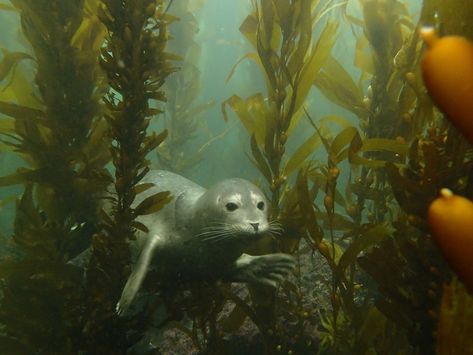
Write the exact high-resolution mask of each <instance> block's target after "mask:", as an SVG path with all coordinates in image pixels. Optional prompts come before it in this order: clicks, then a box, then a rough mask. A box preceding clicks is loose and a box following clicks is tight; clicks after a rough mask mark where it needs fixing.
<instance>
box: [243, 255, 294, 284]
mask: <svg viewBox="0 0 473 355" xmlns="http://www.w3.org/2000/svg"><path fill="white" fill-rule="evenodd" d="M294 267H295V261H294V258H293V257H292V256H290V255H288V254H281V253H280V254H268V255H260V256H251V255H248V254H242V255H241V256H240V257H239V258H238V259H237V260H236V262H235V273H234V281H236V282H250V283H260V284H264V285H268V286H272V287H276V286H277V284H278V283H279V282H281V281H283V280H284V279H285V278H286V277H287V275H288V274H289V273H290V272H291V271H292V270H293V269H294Z"/></svg>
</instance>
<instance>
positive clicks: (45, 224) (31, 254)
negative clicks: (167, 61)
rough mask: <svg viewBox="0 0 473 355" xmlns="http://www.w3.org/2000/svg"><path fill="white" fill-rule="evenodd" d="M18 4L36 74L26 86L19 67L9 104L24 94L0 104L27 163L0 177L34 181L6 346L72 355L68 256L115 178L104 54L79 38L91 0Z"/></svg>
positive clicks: (72, 277) (19, 235) (1, 317)
mask: <svg viewBox="0 0 473 355" xmlns="http://www.w3.org/2000/svg"><path fill="white" fill-rule="evenodd" d="M11 3H12V4H13V5H14V6H15V8H16V9H17V10H18V11H19V12H20V15H21V25H22V30H23V34H24V35H25V37H26V39H27V40H28V42H29V43H30V45H31V48H32V56H33V57H34V61H35V63H34V73H35V77H34V85H28V84H27V83H28V81H27V80H26V79H25V78H24V73H25V72H24V71H20V72H17V73H15V74H14V75H13V79H12V81H11V83H10V85H11V86H9V87H7V89H8V90H6V91H4V93H5V94H8V95H10V94H14V95H12V96H7V97H5V99H4V100H12V99H13V98H16V100H15V101H13V100H12V101H13V102H12V101H10V102H6V101H1V102H0V112H1V113H2V114H4V115H5V116H9V117H11V119H12V120H11V121H8V120H5V121H4V122H10V123H12V127H10V128H9V129H8V130H7V131H6V132H2V133H5V135H4V137H5V141H6V142H7V143H8V144H9V145H11V146H13V147H14V149H15V152H16V153H17V154H18V156H20V157H21V158H23V159H24V160H25V161H26V164H27V167H25V168H22V169H19V170H18V171H17V172H16V173H15V174H12V175H9V176H6V177H2V178H1V179H0V180H1V184H2V185H9V184H19V183H21V184H25V185H26V187H25V191H24V193H23V195H22V197H21V199H20V200H19V201H18V203H17V211H16V218H15V225H14V235H13V242H14V243H15V245H16V247H17V249H18V252H19V254H20V257H19V258H18V259H11V260H6V261H4V262H3V263H2V266H1V267H0V269H1V278H2V279H3V281H4V283H3V287H2V295H3V296H2V300H1V311H0V322H1V323H2V333H3V334H4V337H2V340H1V341H0V343H1V344H2V346H4V347H3V348H2V352H4V353H18V352H20V353H23V352H27V353H32V352H41V353H72V352H74V351H75V350H76V349H77V348H78V345H79V341H78V334H80V325H79V324H80V316H81V314H80V309H79V308H80V307H79V305H80V302H79V297H80V296H81V292H80V288H79V287H78V285H80V283H81V281H82V276H81V271H80V270H79V269H78V268H76V267H74V266H73V265H70V264H67V261H68V260H69V259H70V258H71V257H72V256H74V254H76V253H77V252H79V251H80V247H81V245H80V244H82V243H85V244H86V243H87V242H88V238H89V237H90V235H91V234H92V233H93V232H94V231H95V230H97V223H98V217H97V216H98V213H97V212H98V197H99V195H100V194H101V193H102V192H103V191H104V189H105V185H106V184H107V183H108V182H109V181H110V179H109V176H108V174H107V172H106V171H105V169H104V165H105V164H106V163H107V161H108V160H109V154H108V151H107V148H105V147H104V146H106V145H107V144H108V142H107V140H106V139H103V133H104V131H105V129H104V128H105V125H104V122H103V120H101V119H100V107H99V98H100V90H98V89H97V86H96V82H97V77H96V74H97V61H96V58H97V52H96V51H94V48H93V47H92V46H90V45H89V43H80V42H78V43H75V44H73V38H74V36H75V35H76V34H77V33H78V30H79V28H80V26H81V23H82V19H83V6H84V2H83V1H80V0H77V1H67V2H64V1H41V0H40V1H36V0H33V1H28V0H24V1H23V0H15V1H12V2H11ZM20 78H21V80H20ZM32 97H33V98H32ZM2 98H3V97H2ZM4 127H5V126H4ZM78 244H79V245H78ZM4 344H8V345H4ZM25 349H27V350H25Z"/></svg>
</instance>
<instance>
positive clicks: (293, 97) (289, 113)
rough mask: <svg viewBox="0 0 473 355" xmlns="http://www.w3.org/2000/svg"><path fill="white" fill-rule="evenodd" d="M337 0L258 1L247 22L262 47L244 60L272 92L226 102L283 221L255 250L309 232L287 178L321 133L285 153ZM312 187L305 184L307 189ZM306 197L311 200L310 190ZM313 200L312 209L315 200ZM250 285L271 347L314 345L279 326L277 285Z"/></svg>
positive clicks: (328, 43) (322, 55)
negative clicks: (244, 132)
mask: <svg viewBox="0 0 473 355" xmlns="http://www.w3.org/2000/svg"><path fill="white" fill-rule="evenodd" d="M331 5H333V4H331V3H330V2H329V3H327V4H322V3H320V2H319V1H311V0H301V1H289V0H287V1H281V2H272V1H267V0H261V1H254V2H253V13H252V14H251V15H249V16H248V17H247V18H246V19H245V21H244V22H243V23H242V25H241V27H240V31H241V32H242V34H243V35H244V36H245V37H246V38H247V40H248V41H249V42H250V43H251V45H252V46H253V48H254V50H255V51H256V53H248V54H247V55H246V56H245V58H247V59H253V60H254V61H255V62H256V63H257V65H258V66H259V68H260V71H261V73H262V75H263V76H264V79H265V83H266V90H267V92H266V93H264V94H262V93H258V94H255V95H253V96H251V97H249V98H247V99H242V98H240V97H238V96H236V95H235V96H232V97H231V98H229V99H228V100H227V101H225V102H224V103H223V105H222V110H223V113H224V115H225V118H227V113H226V108H227V107H230V108H231V109H232V110H233V111H234V112H235V113H236V114H237V116H238V118H239V119H240V121H241V122H242V124H243V125H244V127H245V128H246V130H247V131H248V134H249V135H250V137H251V139H250V146H251V158H252V161H253V162H254V164H255V166H256V167H257V168H258V170H259V171H260V173H261V174H262V176H263V177H264V180H265V185H266V186H265V187H266V188H267V189H268V190H269V199H270V201H271V208H272V209H271V211H270V219H274V220H278V221H279V222H280V223H281V225H282V233H281V235H280V236H278V238H277V243H269V244H268V243H266V245H261V246H259V247H257V250H255V252H266V253H267V252H270V251H276V250H280V251H283V252H286V253H294V252H296V250H297V249H298V248H299V242H300V240H301V239H302V238H304V236H305V228H304V227H303V225H302V224H303V221H304V219H305V216H301V211H300V210H299V200H298V198H300V195H298V193H297V191H298V187H297V186H290V184H289V181H288V179H289V178H290V177H291V175H294V173H295V172H296V171H297V170H301V171H302V174H303V171H305V170H306V169H307V167H306V164H305V163H306V160H307V158H308V157H309V156H310V155H311V154H312V153H313V152H314V151H315V149H316V148H317V147H318V145H319V143H320V141H319V137H318V135H317V134H316V133H315V134H314V136H313V137H311V138H309V139H308V140H307V141H306V142H304V143H303V144H302V145H301V146H300V147H299V148H298V149H297V150H296V151H295V153H294V154H293V155H291V156H290V157H287V155H286V154H285V153H286V143H287V141H288V140H289V139H291V137H292V135H293V132H294V129H295V127H296V126H297V124H298V122H299V119H300V117H301V116H302V114H303V105H304V102H305V100H306V98H307V96H308V94H309V91H310V89H311V87H312V85H313V82H314V80H315V78H316V77H317V75H318V73H319V71H320V69H321V67H322V66H323V65H324V63H325V61H326V60H327V58H329V57H330V52H331V49H332V47H333V45H334V43H335V38H336V33H337V27H338V26H337V22H336V21H333V20H331V19H328V20H327V19H326V18H325V17H324V15H325V14H327V13H329V12H330V9H331V8H330V6H331ZM318 23H320V26H321V32H320V35H319V37H318V38H317V39H313V32H314V28H315V26H316V24H318ZM233 72H234V70H232V73H233ZM265 96H266V97H265ZM313 191H315V190H313ZM305 192H306V191H305V190H304V191H303V192H302V193H305ZM310 196H313V195H312V194H311V195H310ZM305 197H307V198H309V199H310V197H309V196H307V195H306V196H305ZM308 206H309V209H310V211H311V212H313V208H312V201H310V202H309V204H308ZM305 221H306V222H308V223H311V225H312V227H313V228H312V232H313V233H314V235H316V237H315V238H318V239H320V238H321V237H322V236H321V230H320V228H319V227H318V225H317V222H316V219H315V218H314V219H311V220H310V221H309V219H305ZM298 277H300V274H299V276H298ZM283 290H284V293H285V294H286V297H288V299H289V300H291V301H290V302H288V303H286V304H285V306H284V311H287V312H288V313H290V314H292V315H293V316H295V317H296V318H297V319H298V321H297V322H296V323H297V326H296V327H298V328H297V329H298V330H295V329H293V330H292V331H294V334H296V333H300V334H298V335H297V337H300V336H301V334H302V333H303V328H304V326H305V324H306V323H307V320H306V319H304V317H303V316H299V315H302V314H304V312H303V311H302V310H301V306H302V299H301V297H302V295H301V291H300V288H299V287H298V285H296V284H292V283H289V282H288V283H286V284H285V285H283ZM250 291H251V298H252V302H253V307H254V311H253V312H254V314H253V315H252V321H253V322H255V324H256V325H257V326H258V328H259V330H260V332H261V334H262V336H263V339H264V342H265V348H266V352H268V353H271V352H273V351H275V350H276V349H277V348H278V346H279V348H280V349H286V346H288V349H291V346H296V348H299V346H302V347H301V350H302V349H304V351H308V350H309V349H310V348H311V346H312V343H311V342H308V343H305V344H303V343H304V342H303V341H301V343H302V344H303V345H302V344H299V343H294V341H293V339H291V334H288V333H287V329H283V328H282V327H281V326H280V325H279V324H278V322H277V319H276V317H277V316H276V308H275V307H276V302H279V301H277V294H276V293H275V292H274V291H273V290H271V289H267V288H264V287H251V289H250ZM240 304H241V302H240ZM239 307H241V306H239V305H238V304H237V308H239ZM247 315H250V316H251V314H247ZM302 337H303V336H302ZM291 343H292V345H290V344H291ZM296 348H294V349H296ZM291 351H292V350H291Z"/></svg>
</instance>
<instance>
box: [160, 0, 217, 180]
mask: <svg viewBox="0 0 473 355" xmlns="http://www.w3.org/2000/svg"><path fill="white" fill-rule="evenodd" d="M198 10H199V5H198V4H196V3H195V1H191V0H185V1H178V2H176V3H174V4H173V6H172V7H171V8H170V10H169V11H170V12H171V13H172V15H173V16H176V17H177V19H178V20H176V21H175V22H174V26H171V27H170V29H169V31H170V34H171V36H172V41H170V43H169V51H171V52H172V53H175V54H176V55H179V56H180V57H181V58H182V60H181V61H179V71H178V72H176V73H175V74H173V75H172V76H171V77H169V79H168V80H167V81H166V85H165V91H166V97H167V100H166V106H165V113H164V119H165V121H166V129H167V131H168V136H167V138H166V140H165V142H163V144H161V145H160V147H159V149H158V161H159V165H160V167H161V168H163V169H166V170H169V171H173V172H176V173H182V172H184V171H186V170H189V169H190V168H192V167H193V166H195V165H197V164H198V163H199V162H200V160H201V159H202V157H203V155H204V153H205V149H206V148H207V147H208V146H209V145H210V142H206V143H205V144H204V145H202V146H200V147H196V146H195V144H193V143H192V141H193V140H195V139H196V138H197V137H198V135H199V132H201V133H203V130H202V129H201V128H202V125H203V123H202V122H201V121H202V119H201V118H202V115H203V114H204V113H205V111H207V110H208V109H209V108H210V107H212V106H213V105H214V102H213V100H210V101H208V102H203V103H200V104H198V103H197V99H198V97H199V95H200V94H201V89H202V82H201V79H200V71H199V68H198V66H199V59H200V52H201V48H200V45H199V44H198V43H197V42H196V39H195V36H196V34H197V32H198V31H199V27H198V23H197V19H196V16H198V14H199V11H198ZM196 148H198V149H197V150H196Z"/></svg>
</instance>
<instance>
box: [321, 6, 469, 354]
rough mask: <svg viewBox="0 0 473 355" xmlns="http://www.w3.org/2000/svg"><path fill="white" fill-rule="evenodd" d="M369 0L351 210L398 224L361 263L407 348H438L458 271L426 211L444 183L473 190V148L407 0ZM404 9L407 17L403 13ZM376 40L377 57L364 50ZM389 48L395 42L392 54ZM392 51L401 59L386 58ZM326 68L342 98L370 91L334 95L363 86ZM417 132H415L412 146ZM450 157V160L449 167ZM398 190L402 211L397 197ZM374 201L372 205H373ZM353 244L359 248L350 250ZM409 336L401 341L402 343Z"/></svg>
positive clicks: (328, 86)
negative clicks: (444, 302) (429, 82)
mask: <svg viewBox="0 0 473 355" xmlns="http://www.w3.org/2000/svg"><path fill="white" fill-rule="evenodd" d="M362 5H363V6H364V12H363V14H364V19H365V21H364V22H358V21H356V19H351V21H352V22H353V23H354V24H355V25H357V26H362V27H363V29H364V33H365V34H367V40H366V42H365V43H364V44H363V40H362V37H361V38H360V39H358V42H357V43H358V45H357V55H356V57H355V63H356V64H357V65H358V66H359V67H360V68H361V69H364V70H365V71H366V72H368V73H371V74H370V76H371V86H370V87H369V88H368V91H367V93H366V96H365V98H364V99H363V101H362V103H363V104H364V106H365V109H366V111H365V113H363V110H360V109H359V108H362V106H359V105H355V106H354V108H352V109H351V111H353V112H354V113H355V114H357V115H358V117H359V118H360V127H361V128H362V130H363V131H364V134H363V135H362V136H365V137H366V138H361V137H362V136H360V135H358V134H356V135H354V136H353V139H352V141H351V143H350V150H349V151H348V157H349V161H350V163H352V165H361V167H362V170H361V176H360V177H359V178H357V179H356V180H355V181H354V183H353V184H351V186H350V193H354V194H355V195H357V203H356V204H354V205H352V206H350V208H349V209H347V212H348V213H349V214H350V216H352V218H353V219H354V221H358V222H359V221H362V220H364V219H365V218H366V219H367V220H368V221H370V222H372V223H375V222H377V223H379V222H383V221H384V223H386V222H388V226H389V228H390V229H391V231H390V232H389V233H388V234H386V235H385V237H384V238H383V239H382V240H378V241H376V244H371V247H369V248H367V247H368V245H365V247H364V248H363V250H364V251H365V253H364V255H363V256H362V257H360V258H359V259H358V263H359V265H360V266H361V267H362V269H363V270H364V271H366V272H367V273H368V274H369V275H370V276H371V277H373V279H374V280H375V281H376V283H377V284H378V287H379V292H380V294H379V295H378V296H377V297H376V298H375V300H376V303H375V305H376V308H377V310H378V311H380V312H381V314H380V315H384V316H385V317H386V318H387V319H389V320H390V321H391V327H392V326H395V329H398V331H402V330H405V331H406V333H407V336H408V340H409V343H410V347H408V346H407V345H404V346H403V347H402V349H405V351H410V352H412V351H424V352H433V351H434V349H435V338H434V335H433V333H434V330H435V328H436V324H437V317H438V308H439V302H440V296H441V285H442V283H443V282H446V281H448V280H449V278H450V270H449V269H448V268H447V267H446V265H445V263H444V262H443V260H442V258H441V257H440V255H439V252H438V250H437V248H436V247H435V245H434V244H433V242H432V240H431V238H429V236H428V235H427V230H426V222H425V216H426V211H427V206H428V204H429V202H430V201H431V200H432V199H433V198H434V197H435V196H436V194H437V192H438V190H439V189H440V187H443V186H444V185H447V186H455V188H456V189H458V191H464V193H466V194H470V193H471V192H469V188H467V186H470V185H471V182H470V177H469V174H468V171H469V169H470V168H469V166H470V164H471V158H470V154H471V153H469V152H470V151H471V148H468V146H467V145H466V144H465V142H464V141H463V140H462V139H458V134H457V133H456V132H454V130H452V129H448V131H446V130H445V129H444V128H443V127H442V128H439V127H438V122H439V121H438V120H437V118H438V117H437V115H436V114H435V111H434V110H433V107H432V104H431V102H430V100H429V99H428V97H427V96H426V93H425V89H424V88H423V86H422V83H421V81H420V75H419V70H418V62H419V57H420V52H421V43H420V42H419V36H418V33H417V28H418V27H417V26H414V25H412V24H410V25H409V24H408V22H406V20H407V19H408V17H406V16H407V12H406V11H405V9H403V7H402V4H401V3H399V2H396V3H395V2H392V3H388V2H384V1H363V2H362ZM389 8H391V10H390V11H389V10H388V9H389ZM426 13H427V12H426V11H425V9H424V11H423V17H422V18H421V21H426V16H425V14H426ZM431 15H433V14H431ZM397 16H398V17H399V18H401V17H403V18H404V20H402V21H400V20H395V18H396V17H397ZM348 17H349V16H348ZM432 18H433V16H432ZM383 21H384V22H386V21H388V22H390V23H387V24H386V25H385V27H387V28H388V29H390V30H389V31H387V32H386V34H382V35H384V36H386V37H385V38H384V40H383V42H386V46H385V47H384V46H383V47H380V45H379V31H377V29H376V28H377V25H379V23H380V22H383ZM400 23H402V24H403V26H406V28H403V29H402V31H401V33H403V36H404V38H405V39H404V40H403V41H400V38H399V36H398V34H399V29H396V27H397V26H399V24H400ZM406 29H407V30H406ZM409 33H410V34H409ZM406 35H407V36H406ZM368 44H369V45H370V48H371V53H372V58H371V60H370V58H369V57H366V54H365V53H363V52H362V51H361V49H362V48H363V47H365V46H366V45H368ZM387 50H389V51H393V50H394V51H393V52H392V53H391V54H390V55H388V56H387V54H386V51H387ZM386 56H387V57H393V58H394V60H393V61H392V62H391V61H390V62H385V61H381V62H380V61H379V59H380V58H386ZM390 63H392V64H390ZM338 72H340V71H338ZM322 73H323V74H324V73H326V75H325V77H324V75H322V76H320V77H319V78H321V77H322V78H324V80H323V81H321V82H320V81H319V82H316V84H317V85H318V86H319V88H321V90H322V91H323V92H324V94H325V95H326V96H327V97H328V98H330V99H331V100H332V101H334V102H335V103H337V104H339V105H341V106H343V107H345V108H348V107H349V106H350V101H349V100H352V101H353V98H355V97H358V98H359V97H360V96H359V95H344V96H341V95H334V94H333V93H334V92H338V93H345V92H348V91H347V90H342V89H343V88H345V89H347V88H349V87H350V86H351V87H352V90H350V91H353V89H354V88H356V86H354V85H346V84H344V80H340V78H341V76H340V75H339V73H337V72H336V71H334V70H332V69H331V68H330V67H327V68H324V69H323V72H322ZM337 76H338V79H337ZM346 82H347V81H345V83H346ZM383 83H384V84H383ZM337 88H338V89H337ZM358 100H359V99H357V101H358ZM426 126H428V127H429V128H428V129H426V128H427V127H426ZM441 126H443V124H442V125H441ZM407 141H410V145H409V146H408V145H407V144H406V142H407ZM382 142H384V143H382ZM380 143H382V146H381V145H380ZM371 148H373V149H371ZM366 151H370V152H369V153H366ZM358 152H359V153H362V154H358ZM363 152H365V153H363ZM354 153H356V154H354ZM447 166H448V167H449V168H445V167H447ZM440 167H444V168H440ZM393 197H394V198H395V199H396V202H397V203H398V204H399V207H400V208H401V211H398V209H399V207H398V206H397V205H396V204H393V203H392V202H389V201H392V199H393ZM370 200H372V201H373V202H371V201H370ZM387 202H388V203H387ZM366 209H368V213H366V212H365V213H363V210H365V211H366ZM396 211H398V212H397V213H396ZM392 228H394V229H392ZM367 240H369V239H366V241H367ZM362 241H363V239H362V238H361V239H359V240H358V242H357V241H356V240H354V244H353V245H356V244H357V243H358V244H359V242H362ZM373 246H374V248H373ZM349 250H350V247H349V248H348V249H347V250H346V251H345V253H347V252H348V251H349ZM339 263H341V259H340V262H339ZM342 299H343V298H342ZM420 300H422V301H420ZM378 313H379V312H378ZM376 317H377V318H378V321H379V320H380V319H382V318H384V317H381V318H379V316H376ZM370 318H371V316H369V317H368V318H365V321H364V322H367V323H365V324H370V323H371V322H373V321H374V319H375V318H373V319H371V320H370ZM353 320H354V321H356V320H357V318H356V317H355V318H353ZM359 321H360V318H359V317H358V321H357V322H358V326H357V329H365V327H364V326H362V323H359ZM385 324H386V323H385ZM355 325H356V323H355ZM355 329H356V328H355ZM354 334H355V335H356V334H357V336H360V334H362V333H359V332H355V333H354ZM372 336H373V338H374V337H375V335H374V334H373V335H372ZM377 336H379V334H377V335H376V337H377ZM359 339H360V338H359ZM365 339H366V338H365ZM360 340H363V339H360ZM355 344H356V343H355ZM400 344H401V343H399V342H398V346H399V345H400ZM358 345H362V344H361V343H358ZM371 346H372V345H371ZM391 350H393V349H391Z"/></svg>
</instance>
